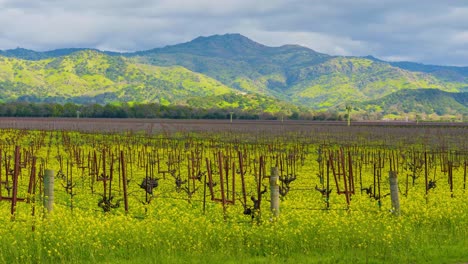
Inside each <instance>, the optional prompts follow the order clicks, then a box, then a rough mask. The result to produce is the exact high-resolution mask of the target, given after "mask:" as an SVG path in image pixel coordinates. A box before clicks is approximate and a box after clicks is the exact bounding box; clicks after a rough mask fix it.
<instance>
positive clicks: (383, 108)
mask: <svg viewBox="0 0 468 264" xmlns="http://www.w3.org/2000/svg"><path fill="white" fill-rule="evenodd" d="M355 110H357V112H358V113H359V111H361V113H360V114H361V115H363V112H364V113H366V114H372V113H373V112H376V110H377V111H380V114H381V115H382V116H390V117H394V118H402V117H403V116H410V117H412V118H416V116H423V115H424V116H431V115H435V116H451V117H455V116H459V117H460V118H462V117H463V116H466V115H468V92H459V93H449V92H444V91H441V90H438V89H417V90H407V89H404V90H400V91H398V92H395V93H392V94H390V95H387V96H384V97H382V98H380V99H376V100H371V101H367V102H363V103H356V104H355Z"/></svg>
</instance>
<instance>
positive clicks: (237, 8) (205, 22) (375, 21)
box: [0, 0, 468, 66]
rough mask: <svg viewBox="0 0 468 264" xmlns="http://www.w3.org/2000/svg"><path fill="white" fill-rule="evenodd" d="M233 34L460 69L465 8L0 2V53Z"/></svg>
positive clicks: (228, 0) (462, 3) (429, 1)
mask: <svg viewBox="0 0 468 264" xmlns="http://www.w3.org/2000/svg"><path fill="white" fill-rule="evenodd" d="M226 33H240V34H242V35H244V36H247V37H248V38H250V39H252V40H254V41H256V42H259V43H262V44H264V45H267V46H281V45H284V44H299V45H302V46H306V47H308V48H311V49H313V50H315V51H318V52H322V53H326V54H330V55H346V56H366V55H372V56H375V57H377V58H380V59H383V60H388V61H414V62H420V63H425V64H438V65H456V66H468V1H466V0H419V1H416V0H324V1H323V0H322V1H318V0H290V1H286V0H192V1H190V0H154V1H153V0H0V49H1V50H5V49H14V48H16V47H22V48H27V49H33V50H38V51H45V50H53V49H57V48H71V47H74V48H79V47H85V48H97V49H100V50H110V51H120V52H125V51H136V50H147V49H152V48H158V47H164V46H167V45H174V44H178V43H182V42H187V41H190V40H192V39H194V38H196V37H198V36H210V35H214V34H226Z"/></svg>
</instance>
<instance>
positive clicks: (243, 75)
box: [0, 34, 468, 112]
mask: <svg viewBox="0 0 468 264" xmlns="http://www.w3.org/2000/svg"><path fill="white" fill-rule="evenodd" d="M467 69H468V67H466V69H465V67H456V66H436V65H435V66H434V65H424V64H418V63H403V62H402V63H398V62H386V61H383V60H380V59H377V58H375V57H373V56H370V55H369V56H365V57H355V56H331V55H327V54H323V53H319V52H316V51H314V50H312V49H309V48H307V47H302V46H299V45H294V44H290V45H283V46H279V47H269V46H266V45H263V44H260V43H257V42H255V41H253V40H251V39H249V38H247V37H245V36H242V35H240V34H225V35H214V36H208V37H198V38H196V39H194V40H192V41H189V42H185V43H180V44H176V45H170V46H166V47H162V48H156V49H151V50H146V51H137V52H131V53H117V52H106V51H100V50H96V49H85V48H70V49H58V50H52V51H45V52H34V51H31V50H26V49H14V50H7V51H0V100H3V101H11V100H16V99H17V98H19V97H21V96H26V98H35V99H34V100H39V99H40V98H41V97H48V98H49V99H48V100H50V98H62V99H61V100H64V101H66V100H67V99H66V98H67V97H70V98H71V100H73V98H75V99H76V100H78V101H80V100H81V99H80V100H79V99H77V98H88V99H89V98H93V96H95V97H96V98H99V100H95V101H96V102H99V103H109V102H112V101H115V102H118V101H125V102H128V101H144V102H151V101H158V100H159V102H161V100H163V101H164V103H165V104H188V103H190V102H192V103H196V104H199V105H200V104H202V102H203V100H201V101H200V100H199V99H198V98H203V96H207V97H209V98H211V99H212V100H215V105H216V106H221V107H240V106H239V105H246V104H247V105H250V107H254V105H257V106H258V107H259V109H263V110H265V109H269V110H268V111H285V109H286V108H287V107H290V108H294V109H293V110H289V112H291V111H297V110H298V108H297V107H301V109H305V108H308V109H311V110H312V111H324V110H327V109H336V108H337V107H338V108H339V106H340V105H343V104H348V103H350V102H358V103H359V102H367V101H372V100H378V99H379V98H383V97H385V96H389V95H391V94H394V93H396V92H398V91H401V90H406V89H415V90H419V89H422V88H423V89H429V88H430V89H439V90H441V91H445V92H454V93H455V92H460V93H462V92H465V91H467V90H468V77H467V76H468V70H467ZM219 91H223V93H221V94H220V93H218V94H217V92H219ZM222 94H232V95H233V96H234V97H235V98H236V100H237V101H236V103H234V104H233V103H227V101H226V100H227V99H226V98H228V97H226V96H221V95H222ZM254 95H259V96H260V97H258V98H257V97H256V96H254ZM23 98H24V97H23ZM38 98H39V99H38ZM259 98H260V99H259ZM261 98H263V99H261ZM267 98H271V99H273V101H269V100H270V99H267ZM239 100H240V101H243V100H245V101H246V102H243V103H241V102H239ZM249 100H250V101H249ZM252 100H264V101H267V102H269V103H268V105H267V106H266V105H263V106H262V104H258V103H254V102H253V101H252ZM80 102H81V101H80ZM274 102H276V103H278V104H280V105H282V106H281V107H279V108H275V107H273V106H272V104H273V103H274ZM447 102H448V101H447ZM293 105H295V106H294V107H293ZM273 109H275V110H273ZM457 109H458V111H462V110H463V109H462V108H457ZM462 112H463V111H462Z"/></svg>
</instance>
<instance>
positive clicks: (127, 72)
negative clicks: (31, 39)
mask: <svg viewBox="0 0 468 264" xmlns="http://www.w3.org/2000/svg"><path fill="white" fill-rule="evenodd" d="M223 96H224V97H230V96H231V97H232V96H234V97H236V100H231V102H228V101H226V100H225V99H224V97H223ZM206 97H209V98H211V101H210V102H209V104H208V103H205V104H203V103H200V102H199V101H198V100H199V99H200V98H206ZM260 97H261V98H263V97H264V96H260ZM272 99H274V98H272ZM0 100H1V101H15V100H20V101H30V102H78V103H102V104H103V103H118V102H138V103H151V102H157V103H160V104H162V105H168V104H180V105H188V104H189V103H192V104H195V103H197V102H198V104H197V105H193V106H196V107H201V108H204V107H208V106H210V107H214V106H217V107H222V108H236V107H238V106H239V105H243V106H244V107H245V108H246V110H249V108H255V107H257V105H258V102H257V100H258V98H253V97H251V96H249V95H246V94H242V93H240V92H239V91H237V90H235V89H232V88H230V87H228V86H226V85H224V84H222V83H221V82H219V81H217V80H215V79H212V78H210V77H207V76H205V75H203V74H200V73H196V72H193V71H190V70H188V69H186V68H184V67H181V66H170V67H161V66H153V65H147V64H140V63H133V62H131V61H129V59H126V58H124V57H121V56H109V55H106V54H104V53H101V52H97V51H92V50H83V51H78V52H75V53H72V54H70V55H67V56H63V57H57V58H49V59H44V60H34V61H32V60H20V59H15V58H6V57H0ZM268 102H269V103H268V104H264V105H262V108H259V109H260V110H264V111H267V112H278V111H280V110H283V108H284V109H293V110H295V109H297V108H296V107H294V106H293V105H288V104H287V103H279V101H278V100H271V99H269V101H268ZM278 105H281V106H278ZM289 111H290V110H289Z"/></svg>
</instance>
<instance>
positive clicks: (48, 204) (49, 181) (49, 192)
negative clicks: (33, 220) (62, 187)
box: [43, 169, 54, 213]
mask: <svg viewBox="0 0 468 264" xmlns="http://www.w3.org/2000/svg"><path fill="white" fill-rule="evenodd" d="M43 203H44V207H45V208H46V209H47V212H49V213H50V212H52V210H53V208H54V171H53V170H48V169H47V170H45V174H44V201H43Z"/></svg>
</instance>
